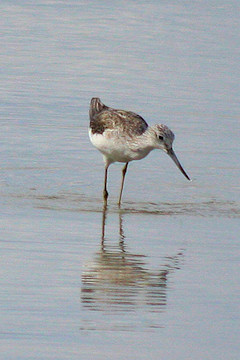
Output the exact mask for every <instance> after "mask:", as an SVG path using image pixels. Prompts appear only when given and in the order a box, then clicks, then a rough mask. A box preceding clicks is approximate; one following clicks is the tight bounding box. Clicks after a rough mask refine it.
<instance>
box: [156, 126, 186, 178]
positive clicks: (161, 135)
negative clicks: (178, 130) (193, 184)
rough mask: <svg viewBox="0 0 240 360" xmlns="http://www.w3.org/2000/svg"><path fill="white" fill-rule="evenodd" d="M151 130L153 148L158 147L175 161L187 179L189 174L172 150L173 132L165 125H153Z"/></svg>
mask: <svg viewBox="0 0 240 360" xmlns="http://www.w3.org/2000/svg"><path fill="white" fill-rule="evenodd" d="M152 130H153V139H152V140H153V146H154V148H155V149H160V150H163V151H164V152H166V153H167V154H168V155H169V156H170V157H171V159H172V160H173V161H174V162H175V164H176V165H177V167H178V168H179V170H180V171H181V172H182V174H183V175H184V176H185V177H186V178H187V179H188V180H191V179H190V178H189V176H188V175H187V173H186V172H185V171H184V169H183V167H182V165H181V164H180V162H179V160H178V158H177V156H176V154H175V152H174V151H173V148H172V144H173V141H174V138H175V135H174V133H173V132H172V131H171V130H170V129H169V128H168V127H167V126H166V125H162V124H161V125H154V126H153V127H152Z"/></svg>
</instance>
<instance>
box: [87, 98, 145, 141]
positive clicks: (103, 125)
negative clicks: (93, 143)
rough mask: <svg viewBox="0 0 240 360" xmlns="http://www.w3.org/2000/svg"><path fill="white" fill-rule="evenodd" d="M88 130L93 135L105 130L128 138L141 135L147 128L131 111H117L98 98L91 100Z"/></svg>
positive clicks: (142, 120)
mask: <svg viewBox="0 0 240 360" xmlns="http://www.w3.org/2000/svg"><path fill="white" fill-rule="evenodd" d="M89 116H90V128H91V130H92V133H93V134H102V133H103V132H104V131H105V130H116V131H118V132H119V134H120V133H121V134H125V135H128V136H136V135H142V134H143V133H144V132H145V131H146V129H147V128H148V124H147V123H146V121H145V120H144V119H143V118H142V117H141V116H140V115H138V114H135V113H134V112H131V111H125V110H117V109H113V108H110V107H108V106H106V105H104V104H103V103H102V102H101V100H100V99H99V98H93V99H92V100H91V104H90V110H89Z"/></svg>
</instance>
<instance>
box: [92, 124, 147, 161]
mask: <svg viewBox="0 0 240 360" xmlns="http://www.w3.org/2000/svg"><path fill="white" fill-rule="evenodd" d="M89 137H90V140H91V142H92V144H93V145H94V146H95V147H96V148H97V149H98V150H99V151H100V152H101V153H102V154H103V155H104V156H105V157H106V158H107V160H108V162H110V163H113V162H116V161H117V162H129V161H132V160H140V159H142V158H144V157H145V156H147V155H148V153H149V152H150V151H151V149H149V148H146V147H139V146H138V144H137V143H136V142H132V141H131V140H132V139H123V138H120V139H119V138H118V137H115V136H114V134H113V133H111V132H106V131H105V132H104V133H103V134H92V132H91V129H90V130H89Z"/></svg>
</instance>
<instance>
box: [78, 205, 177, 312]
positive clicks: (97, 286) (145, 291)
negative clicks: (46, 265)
mask: <svg viewBox="0 0 240 360" xmlns="http://www.w3.org/2000/svg"><path fill="white" fill-rule="evenodd" d="M106 217H107V207H106V206H104V209H103V214H102V236H101V247H100V250H99V251H98V252H97V253H96V255H95V258H94V260H93V261H92V262H91V263H88V264H86V266H85V271H84V272H83V275H82V289H81V302H82V305H83V307H84V308H85V309H88V310H95V311H96V310H99V311H104V312H105V313H109V312H111V313H117V312H124V313H126V312H129V311H136V310H137V309H141V310H143V311H146V310H147V311H148V312H161V311H163V310H164V307H165V305H166V302H167V296H166V293H167V281H168V277H169V274H170V273H172V272H173V271H175V270H176V269H179V266H180V264H181V261H182V257H183V252H182V251H180V252H178V253H177V254H176V255H174V256H171V257H167V258H164V262H165V263H164V264H163V265H162V266H160V267H159V269H158V270H156V271H150V270H149V269H148V268H147V264H146V260H147V257H146V256H144V255H140V254H133V253H131V252H130V251H128V250H127V246H126V244H125V241H124V240H125V236H124V232H123V218H122V213H121V212H119V241H118V244H117V246H116V245H115V246H114V245H110V244H109V242H108V241H107V239H106V238H105V224H106Z"/></svg>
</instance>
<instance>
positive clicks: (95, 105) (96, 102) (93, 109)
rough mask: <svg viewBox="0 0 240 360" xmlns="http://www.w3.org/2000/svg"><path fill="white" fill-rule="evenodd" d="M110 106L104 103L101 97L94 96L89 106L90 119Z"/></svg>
mask: <svg viewBox="0 0 240 360" xmlns="http://www.w3.org/2000/svg"><path fill="white" fill-rule="evenodd" d="M107 108H108V107H107V106H106V105H104V104H103V103H102V102H101V100H100V99H99V98H92V100H91V102H90V108H89V116H90V119H91V118H92V117H93V116H94V115H96V114H98V113H100V112H101V111H102V110H104V109H107Z"/></svg>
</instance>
